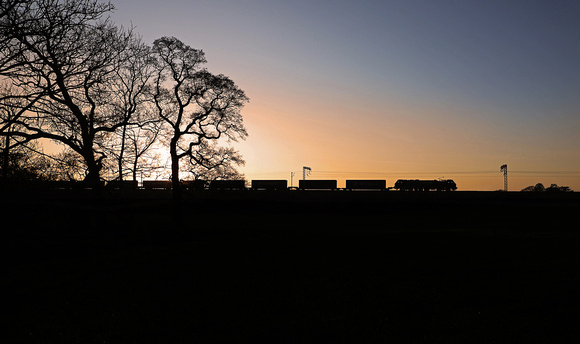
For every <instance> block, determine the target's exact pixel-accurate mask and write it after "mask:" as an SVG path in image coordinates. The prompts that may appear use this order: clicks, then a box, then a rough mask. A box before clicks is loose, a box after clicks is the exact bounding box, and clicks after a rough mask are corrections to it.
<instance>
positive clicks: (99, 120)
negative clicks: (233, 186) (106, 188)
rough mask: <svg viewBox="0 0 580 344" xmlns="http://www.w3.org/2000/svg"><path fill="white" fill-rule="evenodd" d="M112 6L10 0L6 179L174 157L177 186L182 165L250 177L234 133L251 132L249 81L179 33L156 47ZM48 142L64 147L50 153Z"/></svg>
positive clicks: (157, 164) (153, 164) (121, 167)
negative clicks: (212, 63) (245, 112)
mask: <svg viewBox="0 0 580 344" xmlns="http://www.w3.org/2000/svg"><path fill="white" fill-rule="evenodd" d="M113 10H114V5H112V4H111V3H101V2H98V1H96V0H2V2H0V153H1V157H2V163H1V164H0V169H1V174H0V177H1V178H2V180H3V181H5V182H6V181H7V180H11V179H19V180H29V179H42V180H82V181H84V182H85V183H87V184H93V185H98V184H100V182H101V181H102V180H103V179H108V180H111V179H115V180H124V179H131V180H137V178H138V176H139V175H145V176H150V175H152V174H155V173H158V172H159V171H160V169H161V168H165V167H166V166H167V165H169V167H170V170H169V171H170V172H169V174H170V176H168V177H170V178H171V180H172V181H173V184H174V189H178V187H179V180H180V177H181V175H183V176H185V178H184V179H217V178H234V179H235V178H242V176H241V175H240V174H239V173H238V172H237V170H236V167H237V166H240V165H242V164H244V160H243V159H242V157H241V156H240V154H239V152H237V151H236V150H234V149H233V148H232V147H231V146H230V145H229V143H230V142H231V141H237V140H239V139H245V138H246V137H247V132H246V129H245V128H244V125H243V120H242V116H241V114H240V111H241V109H242V107H243V106H244V105H245V104H246V103H247V102H248V101H249V99H248V97H247V96H246V94H245V93H244V91H242V90H241V89H240V88H239V87H238V86H237V85H236V84H235V83H234V82H233V81H232V80H231V79H230V78H228V77H227V76H225V75H222V74H217V75H216V74H212V73H210V72H209V71H208V70H207V69H205V68H204V64H205V63H206V58H205V55H204V52H203V51H202V50H198V49H194V48H191V47H190V46H188V45H186V44H184V43H183V42H181V41H180V40H179V39H177V38H175V37H162V38H159V39H157V40H155V41H154V42H153V45H152V46H149V45H147V44H145V43H144V42H143V41H142V40H141V38H140V36H139V35H138V34H137V33H135V32H134V30H133V28H122V27H119V26H116V25H115V24H114V23H113V22H112V21H111V20H110V18H109V14H110V13H111V11H113ZM43 140H49V141H51V142H53V143H56V144H58V145H59V146H60V147H62V151H60V152H59V153H58V154H46V153H45V152H44V150H43V147H42V145H41V142H43ZM163 157H166V158H165V159H168V160H169V162H168V163H166V161H164V159H163ZM167 157H168V158H167ZM180 173H181V175H180Z"/></svg>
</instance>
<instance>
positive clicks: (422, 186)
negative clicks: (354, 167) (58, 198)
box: [39, 179, 457, 191]
mask: <svg viewBox="0 0 580 344" xmlns="http://www.w3.org/2000/svg"><path fill="white" fill-rule="evenodd" d="M39 186H40V185H39ZM99 186H100V187H103V186H104V187H106V188H109V189H125V190H136V189H145V190H171V189H172V182H171V181H168V180H144V181H143V183H142V186H139V184H138V182H137V181H122V182H121V181H109V182H107V183H106V184H105V183H104V182H103V183H101V184H100V185H99ZM42 187H45V188H50V189H85V188H91V187H90V186H87V184H85V183H82V182H73V181H70V182H66V181H58V182H57V181H55V182H43V183H42ZM181 188H182V189H183V190H185V191H200V190H266V191H282V190H327V191H338V190H347V191H353V190H376V191H387V190H392V189H395V190H400V191H431V190H434V191H455V190H457V185H456V184H455V182H454V181H453V180H451V179H444V180H441V179H440V180H418V179H410V180H409V179H399V180H397V181H396V182H395V185H394V187H387V181H386V180H384V179H348V180H346V183H345V187H344V188H339V187H338V185H337V181H336V180H334V179H305V180H300V181H299V184H298V187H288V181H287V180H284V179H281V180H274V179H268V180H252V181H251V185H250V187H247V186H246V181H245V180H214V181H205V180H191V181H182V182H181Z"/></svg>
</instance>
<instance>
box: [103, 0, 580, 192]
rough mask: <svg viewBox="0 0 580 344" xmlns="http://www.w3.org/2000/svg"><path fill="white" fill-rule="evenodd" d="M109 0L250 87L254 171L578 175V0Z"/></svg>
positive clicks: (477, 180) (475, 180)
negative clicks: (507, 170) (502, 167)
mask: <svg viewBox="0 0 580 344" xmlns="http://www.w3.org/2000/svg"><path fill="white" fill-rule="evenodd" d="M114 4H115V5H116V7H117V10H116V11H115V13H114V14H113V16H112V19H113V20H114V21H116V22H117V23H118V24H122V25H124V26H128V25H130V23H132V24H133V25H135V26H136V31H138V32H139V33H140V34H141V35H142V36H143V38H144V40H145V41H146V42H148V43H152V42H153V40H154V39H156V38H158V37H161V36H175V37H177V38H179V39H181V40H182V41H184V42H185V43H186V44H188V45H191V46H192V47H195V48H198V49H203V50H204V51H205V52H206V57H207V59H208V65H207V67H208V68H209V69H210V70H211V71H212V72H214V73H223V74H226V75H228V76H230V77H231V78H232V79H233V80H234V81H235V82H236V83H237V84H238V85H239V86H240V87H241V88H242V89H244V90H245V91H246V92H247V94H248V96H249V97H250V98H251V102H250V104H248V106H247V107H246V108H245V110H244V111H243V113H244V117H245V120H246V124H247V127H248V131H249V134H250V136H249V137H248V139H247V141H246V142H243V143H240V144H239V148H240V150H241V152H242V153H243V154H244V156H245V158H246V160H247V164H246V166H245V167H244V169H243V172H245V173H246V176H247V178H248V179H262V178H283V179H289V178H290V172H291V171H294V172H299V171H300V169H301V167H302V166H303V165H309V166H311V167H312V168H313V173H312V177H313V178H320V179H323V178H333V179H334V178H336V179H339V185H340V183H341V179H344V178H365V177H373V178H376V177H377V176H379V177H384V178H387V183H388V184H389V185H392V184H394V181H395V179H396V178H408V177H417V178H438V177H441V175H439V174H442V173H445V177H449V178H454V179H455V180H456V181H457V182H458V186H459V187H460V189H478V190H493V189H498V188H501V186H502V185H503V181H502V179H501V178H502V177H501V175H500V173H499V166H500V165H502V164H504V163H507V164H508V166H509V167H510V170H511V171H520V172H521V173H520V174H519V175H518V174H517V173H516V172H514V174H513V178H515V179H514V182H513V183H511V184H510V185H513V189H514V190H516V189H518V190H519V189H521V188H523V187H525V186H527V185H530V184H535V183H536V182H542V183H544V184H548V185H549V184H550V183H558V184H565V185H570V186H571V187H572V188H573V189H575V190H580V136H579V135H578V133H580V21H579V20H578V18H580V2H577V1H412V0H411V1H319V0H308V1H303V0H295V1H244V0H240V1H220V0H211V1H171V0H167V1H164V2H159V1H132V0H118V1H116V2H114ZM495 170H497V172H498V173H497V175H494V174H491V172H492V171H495ZM322 171H325V172H322ZM534 171H536V172H542V173H536V174H533V173H532V172H534ZM454 172H461V173H455V174H454ZM463 172H469V173H467V174H466V173H463ZM556 172H557V173H556ZM562 172H566V173H565V174H562ZM317 173H318V174H317ZM510 189H512V188H511V187H510Z"/></svg>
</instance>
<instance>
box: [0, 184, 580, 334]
mask: <svg viewBox="0 0 580 344" xmlns="http://www.w3.org/2000/svg"><path fill="white" fill-rule="evenodd" d="M0 204H1V206H2V208H1V209H2V210H0V214H1V215H2V219H3V224H2V230H1V235H2V247H1V248H2V254H3V256H2V271H1V272H2V287H3V290H5V291H4V292H3V293H2V319H1V321H2V324H3V327H4V328H5V330H3V331H2V334H1V335H0V336H1V337H4V338H6V339H4V340H2V339H3V338H0V341H1V342H3V343H16V342H22V343H24V342H38V343H143V342H158V343H181V342H187V343H192V342H226V343H237V342H247V341H251V342H266V343H301V342H343V341H346V342H361V341H372V342H393V343H415V342H456V343H466V342H481V343H494V342H500V343H514V342H542V343H544V342H557V343H562V342H578V340H580V329H579V328H578V319H580V295H579V293H580V226H579V224H578V214H579V213H580V195H579V194H578V193H567V194H558V193H554V194H550V193H541V194H532V193H527V194H524V193H497V192H493V193H492V192H489V193H486V192H479V193H478V192H453V193H435V192H432V193H400V192H350V193H349V192H298V191H296V192H286V193H276V192H249V191H247V192H215V193H211V192H204V193H199V194H193V195H187V197H186V198H185V199H183V200H181V201H172V200H171V199H170V197H169V195H167V194H165V193H163V192H159V193H156V192H151V193H144V192H142V193H125V194H115V193H111V192H109V193H105V194H102V195H99V196H95V195H92V194H90V193H87V194H83V193H79V192H72V191H70V192H65V191H63V192H60V193H54V192H52V193H46V194H39V193H30V194H20V195H14V194H8V195H7V194H4V196H3V201H2V202H1V203H0ZM11 221H14V222H11Z"/></svg>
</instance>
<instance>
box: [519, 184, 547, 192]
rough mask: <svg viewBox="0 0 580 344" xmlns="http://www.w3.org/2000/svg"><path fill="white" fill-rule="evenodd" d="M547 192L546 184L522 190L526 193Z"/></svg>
mask: <svg viewBox="0 0 580 344" xmlns="http://www.w3.org/2000/svg"><path fill="white" fill-rule="evenodd" d="M545 190H546V188H545V187H544V184H542V183H538V184H536V185H530V186H528V187H525V188H524V189H522V191H524V192H542V191H545Z"/></svg>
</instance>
